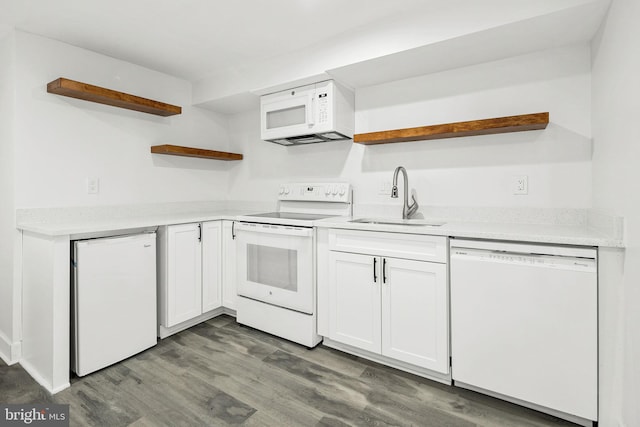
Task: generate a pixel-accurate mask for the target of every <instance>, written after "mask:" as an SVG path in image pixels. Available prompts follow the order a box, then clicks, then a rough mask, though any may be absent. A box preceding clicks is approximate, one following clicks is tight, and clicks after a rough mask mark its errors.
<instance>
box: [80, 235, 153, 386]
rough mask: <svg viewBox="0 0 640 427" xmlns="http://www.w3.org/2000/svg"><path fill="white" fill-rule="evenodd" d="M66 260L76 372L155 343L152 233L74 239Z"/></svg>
mask: <svg viewBox="0 0 640 427" xmlns="http://www.w3.org/2000/svg"><path fill="white" fill-rule="evenodd" d="M71 261H72V269H73V271H72V273H73V274H72V299H73V301H72V307H73V310H72V313H73V314H72V317H73V318H72V322H71V323H72V343H73V348H72V352H71V354H72V370H73V371H75V372H76V374H77V375H78V376H84V375H87V374H90V373H92V372H95V371H97V370H99V369H102V368H104V367H106V366H109V365H111V364H114V363H116V362H119V361H121V360H124V359H126V358H128V357H130V356H133V355H134V354H137V353H139V352H141V351H143V350H145V349H147V348H149V347H153V346H154V345H156V343H157V338H156V329H157V316H156V235H155V233H143V234H134V235H127V236H119V237H106V238H99V239H90V240H78V241H75V242H74V245H73V253H72V260H71Z"/></svg>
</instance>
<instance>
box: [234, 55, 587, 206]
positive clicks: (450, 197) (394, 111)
mask: <svg viewBox="0 0 640 427" xmlns="http://www.w3.org/2000/svg"><path fill="white" fill-rule="evenodd" d="M590 85H591V80H590V52H589V46H588V45H586V44H584V45H578V46H571V47H567V48H562V49H555V50H548V51H543V52H538V53H534V54H529V55H524V56H521V57H516V58H511V59H507V60H502V61H496V62H490V63H486V64H481V65H476V66H471V67H465V68H461V69H457V70H452V71H446V72H442V73H436V74H431V75H426V76H421V77H418V78H412V79H406V80H401V81H396V82H392V83H388V84H383V85H377V86H371V87H367V88H363V89H359V90H358V91H357V92H356V133H364V132H371V131H376V130H385V129H396V128H405V127H413V126H423V125H429V124H438V123H447V122H456V121H464V120H475V119H482V118H492V117H501V116H509V115H515V114H526V113H537V112H542V111H549V112H550V121H551V123H550V124H549V126H548V128H547V129H546V130H543V131H534V132H521V133H510V134H503V135H488V136H476V137H467V138H454V139H443V140H433V141H419V142H408V143H399V144H385V145H377V146H363V145H360V144H353V143H351V142H333V143H324V144H315V145H309V146H299V147H288V148H287V147H281V146H278V145H276V144H271V143H267V142H263V141H261V140H260V135H259V116H258V112H257V111H252V112H250V113H244V114H238V115H236V116H232V117H231V118H230V131H231V137H232V138H231V139H232V143H233V147H234V148H233V149H234V150H238V151H240V152H244V153H245V155H246V157H245V160H244V161H243V162H242V164H241V165H239V167H238V168H237V169H234V170H233V171H232V173H231V178H230V185H231V190H232V193H231V198H232V199H233V198H235V199H247V198H256V199H259V200H268V199H270V198H271V199H272V198H273V197H274V195H275V194H276V193H275V191H276V189H277V186H278V184H280V183H281V182H283V181H284V182H286V181H290V180H292V181H293V180H320V181H322V180H337V179H344V180H347V181H349V182H351V183H352V184H353V185H354V189H355V201H356V203H361V204H372V203H374V204H377V203H384V204H390V205H397V204H398V203H399V202H398V201H395V200H392V199H391V198H390V197H389V196H388V194H386V193H385V194H383V195H381V194H379V189H380V187H381V186H382V184H383V183H384V182H387V183H388V182H390V181H391V179H392V175H393V170H394V168H395V167H396V166H398V165H403V166H405V167H406V169H407V171H408V174H409V184H410V186H411V187H412V188H415V189H416V190H417V194H418V200H419V202H420V204H421V205H424V206H427V205H430V206H508V207H519V206H532V207H572V208H588V207H590V205H591V185H590V183H591V154H592V143H591V129H590V122H591V111H590V103H591V98H590V88H591V86H590ZM514 175H527V176H528V177H529V195H528V196H514V195H513V194H511V191H510V184H511V181H512V176H514Z"/></svg>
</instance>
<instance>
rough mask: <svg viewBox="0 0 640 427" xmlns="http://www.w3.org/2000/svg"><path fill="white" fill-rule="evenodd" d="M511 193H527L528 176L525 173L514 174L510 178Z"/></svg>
mask: <svg viewBox="0 0 640 427" xmlns="http://www.w3.org/2000/svg"><path fill="white" fill-rule="evenodd" d="M511 183H512V184H511V185H512V190H513V194H515V195H526V194H529V177H528V176H527V175H516V176H514V177H513V178H512V180H511Z"/></svg>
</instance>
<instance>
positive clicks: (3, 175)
mask: <svg viewBox="0 0 640 427" xmlns="http://www.w3.org/2000/svg"><path fill="white" fill-rule="evenodd" d="M13 45H14V43H13V34H12V33H8V34H4V36H2V37H0V357H2V358H3V359H4V360H5V362H9V361H12V360H10V359H11V350H10V346H11V344H12V343H13V342H14V340H17V339H19V337H16V336H15V334H14V322H13V316H14V309H13V305H14V296H15V292H14V281H13V272H14V270H13V260H14V257H13V239H14V233H15V208H14V178H13V170H14V169H13V113H14V101H15V97H14V51H13ZM12 362H13V361H12Z"/></svg>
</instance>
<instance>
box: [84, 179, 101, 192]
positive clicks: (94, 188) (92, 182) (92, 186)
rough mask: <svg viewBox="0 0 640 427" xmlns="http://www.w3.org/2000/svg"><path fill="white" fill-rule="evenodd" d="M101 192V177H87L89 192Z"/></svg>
mask: <svg viewBox="0 0 640 427" xmlns="http://www.w3.org/2000/svg"><path fill="white" fill-rule="evenodd" d="M99 192H100V179H99V178H87V194H98V193H99Z"/></svg>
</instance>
